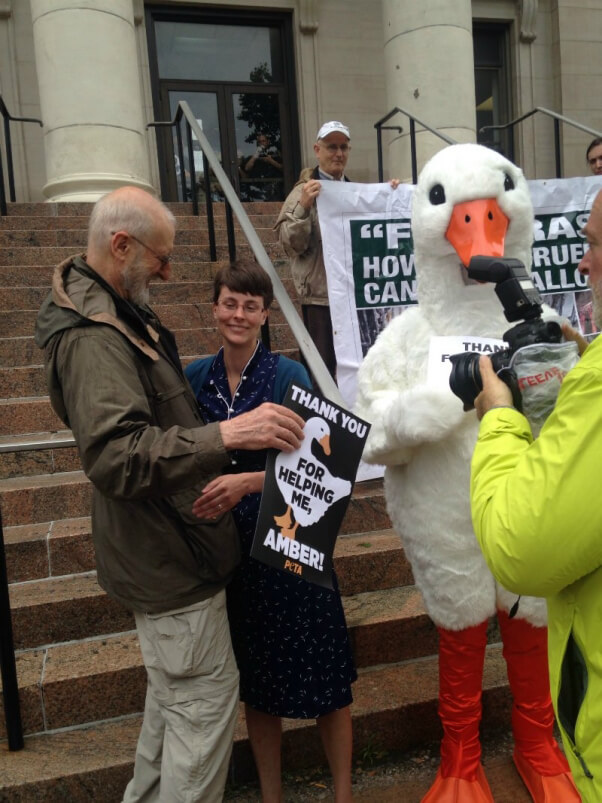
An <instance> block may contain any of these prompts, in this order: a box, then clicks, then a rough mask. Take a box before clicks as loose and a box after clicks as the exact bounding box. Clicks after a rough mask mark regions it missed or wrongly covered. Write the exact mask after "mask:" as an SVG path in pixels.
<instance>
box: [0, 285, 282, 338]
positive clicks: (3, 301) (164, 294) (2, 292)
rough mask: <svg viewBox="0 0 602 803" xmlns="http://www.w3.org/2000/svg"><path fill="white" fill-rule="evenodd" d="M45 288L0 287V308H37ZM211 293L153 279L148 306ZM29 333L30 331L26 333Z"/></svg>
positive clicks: (203, 298)
mask: <svg viewBox="0 0 602 803" xmlns="http://www.w3.org/2000/svg"><path fill="white" fill-rule="evenodd" d="M282 283H283V285H284V287H285V289H286V291H287V293H288V294H289V296H291V298H294V297H295V292H294V286H293V283H292V279H289V278H283V280H282ZM48 289H49V288H48V287H27V286H21V287H0V311H4V312H8V313H9V314H12V313H11V312H10V311H11V310H35V311H36V312H37V311H38V310H39V308H40V305H41V304H42V301H44V299H45V298H46V296H47V295H48ZM212 296H213V283H212V282H208V281H207V282H202V281H200V282H197V281H189V282H165V283H160V284H159V283H157V282H153V283H152V284H151V286H150V305H151V307H153V309H154V307H155V306H156V305H160V304H199V303H200V304H203V303H208V302H209V301H210V300H211V298H212ZM27 334H31V330H30V331H29V332H28V333H27Z"/></svg>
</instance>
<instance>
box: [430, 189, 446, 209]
mask: <svg viewBox="0 0 602 803" xmlns="http://www.w3.org/2000/svg"><path fill="white" fill-rule="evenodd" d="M429 201H430V202H431V203H432V204H433V206H439V204H444V203H445V190H444V189H443V184H435V186H434V187H431V191H430V192H429Z"/></svg>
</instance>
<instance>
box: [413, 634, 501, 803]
mask: <svg viewBox="0 0 602 803" xmlns="http://www.w3.org/2000/svg"><path fill="white" fill-rule="evenodd" d="M437 629H438V631H439V718H440V719H441V724H442V726H443V740H442V742H441V764H440V766H439V771H438V772H437V777H436V778H435V781H434V783H433V785H432V786H431V788H430V789H429V791H428V792H427V793H426V795H425V796H424V797H423V798H422V803H435V802H436V803H493V796H492V794H491V790H490V788H489V784H488V783H487V778H486V777H485V772H484V771H483V767H482V766H481V742H480V740H479V723H480V721H481V687H482V683H483V663H484V661H485V646H486V644H487V621H485V622H482V623H481V624H480V625H476V626H475V627H468V628H466V629H465V630H457V631H454V630H444V629H443V628H437Z"/></svg>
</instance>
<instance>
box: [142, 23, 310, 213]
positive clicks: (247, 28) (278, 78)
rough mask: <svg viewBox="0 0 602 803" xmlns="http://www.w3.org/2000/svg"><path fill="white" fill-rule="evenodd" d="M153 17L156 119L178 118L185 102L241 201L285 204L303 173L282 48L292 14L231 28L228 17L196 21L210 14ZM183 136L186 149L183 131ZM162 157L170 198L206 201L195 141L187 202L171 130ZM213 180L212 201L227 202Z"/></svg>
mask: <svg viewBox="0 0 602 803" xmlns="http://www.w3.org/2000/svg"><path fill="white" fill-rule="evenodd" d="M148 13H149V14H150V22H151V23H152V24H151V25H149V40H150V42H149V44H150V48H151V56H152V55H153V47H154V50H155V62H154V73H155V74H156V76H154V90H155V92H156V97H157V101H156V106H157V107H158V109H159V111H158V116H157V119H163V120H166V119H168V118H169V119H173V117H174V114H175V111H176V108H177V105H178V102H179V101H180V100H185V101H187V102H188V104H189V105H190V108H191V109H192V112H193V114H194V115H195V117H196V119H197V120H198V122H199V125H201V126H202V129H203V132H204V134H205V135H206V136H207V138H208V140H209V142H210V143H211V146H212V147H213V148H214V150H215V152H216V153H217V155H218V158H219V160H220V163H221V165H222V167H223V169H224V171H225V172H226V175H227V176H228V177H229V179H230V181H231V182H232V184H233V186H234V187H235V189H236V191H237V193H238V194H239V197H240V198H241V200H243V201H282V200H284V198H285V197H286V194H287V192H288V191H289V190H290V188H291V187H292V185H293V184H294V181H295V178H296V175H297V173H298V171H299V158H298V157H299V146H298V136H297V135H296V133H295V134H293V131H294V129H293V125H292V120H291V114H290V109H291V108H292V103H291V100H292V99H294V90H293V89H292V88H291V87H290V86H289V85H288V84H289V80H290V79H289V76H292V73H293V69H292V63H291V61H290V60H291V56H290V53H291V52H292V48H290V49H289V50H288V51H287V49H286V48H285V47H284V42H285V40H286V37H287V36H289V37H290V19H289V15H284V14H280V15H277V14H271V15H267V14H263V15H262V14H261V13H255V14H251V13H247V14H244V13H240V14H237V15H236V17H232V18H231V19H232V21H226V20H227V15H225V14H224V13H220V15H219V17H218V18H216V20H215V22H209V21H196V20H197V18H203V19H205V18H207V17H210V16H211V15H210V14H207V13H205V14H200V13H197V14H190V13H189V14H186V15H184V14H183V13H180V14H178V13H175V12H167V11H163V12H159V11H156V12H155V11H153V10H152V9H150V10H149V12H148ZM247 17H248V19H246V18H247ZM234 20H236V22H234ZM261 21H263V22H264V23H265V24H258V23H259V22H261ZM241 22H242V23H245V22H246V24H241ZM285 53H288V54H289V55H287V56H285ZM152 61H153V59H152V58H151V62H152ZM155 77H156V80H155ZM181 133H182V141H183V143H184V147H185V149H186V138H185V132H184V126H182V132H181ZM159 151H160V154H159V156H160V166H161V171H162V184H163V186H164V188H167V189H168V192H169V196H170V197H172V198H176V197H177V198H178V199H179V200H190V197H191V192H193V191H194V192H196V193H197V196H198V197H199V200H202V197H201V196H202V195H203V193H204V191H205V190H204V174H203V159H202V154H201V151H200V146H199V145H198V143H197V144H196V147H195V144H194V142H193V151H194V158H195V163H194V176H190V175H189V173H190V169H189V159H188V157H187V156H186V154H185V159H184V162H185V169H186V175H185V183H186V197H184V195H185V194H184V190H183V187H182V181H181V178H180V175H179V172H180V171H179V159H178V154H177V137H176V134H175V132H174V131H170V130H169V129H167V128H166V129H163V130H162V133H161V134H160V139H159ZM210 180H211V193H212V197H213V198H214V200H223V197H224V196H223V193H222V192H221V189H220V188H219V186H218V183H217V181H216V180H215V179H214V178H212V177H210ZM191 187H192V188H193V189H191Z"/></svg>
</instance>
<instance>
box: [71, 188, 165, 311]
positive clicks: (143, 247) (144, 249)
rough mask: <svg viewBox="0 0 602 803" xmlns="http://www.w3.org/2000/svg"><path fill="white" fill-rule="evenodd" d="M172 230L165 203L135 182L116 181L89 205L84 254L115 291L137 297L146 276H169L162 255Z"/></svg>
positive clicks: (142, 293) (140, 296)
mask: <svg viewBox="0 0 602 803" xmlns="http://www.w3.org/2000/svg"><path fill="white" fill-rule="evenodd" d="M174 234H175V218H174V216H173V214H172V213H171V212H170V210H169V209H168V208H167V207H166V206H165V204H163V203H162V202H161V201H159V200H158V199H157V198H155V197H153V196H152V195H150V194H149V193H148V192H145V191H144V190H142V189H140V188H139V187H120V188H119V189H117V190H113V191H112V192H110V193H108V194H107V195H104V196H103V197H102V198H101V199H100V200H99V201H97V202H96V204H95V205H94V209H93V210H92V214H91V215H90V221H89V224H88V248H87V253H86V259H87V262H88V264H89V265H90V266H91V267H92V268H94V270H95V271H96V272H97V273H99V274H100V275H101V276H102V277H103V278H104V279H105V280H106V281H107V282H108V283H109V284H110V285H112V287H114V288H115V290H117V292H118V293H119V294H120V295H122V296H124V297H125V298H130V300H134V301H135V302H136V303H142V302H144V301H145V300H146V297H147V288H148V282H149V281H151V280H152V279H153V278H160V279H162V280H165V279H167V278H168V276H169V261H168V260H165V257H168V256H169V254H170V253H171V250H172V248H173V240H174ZM132 281H134V282H135V285H136V291H135V292H133V291H132V290H131V283H132Z"/></svg>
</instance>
